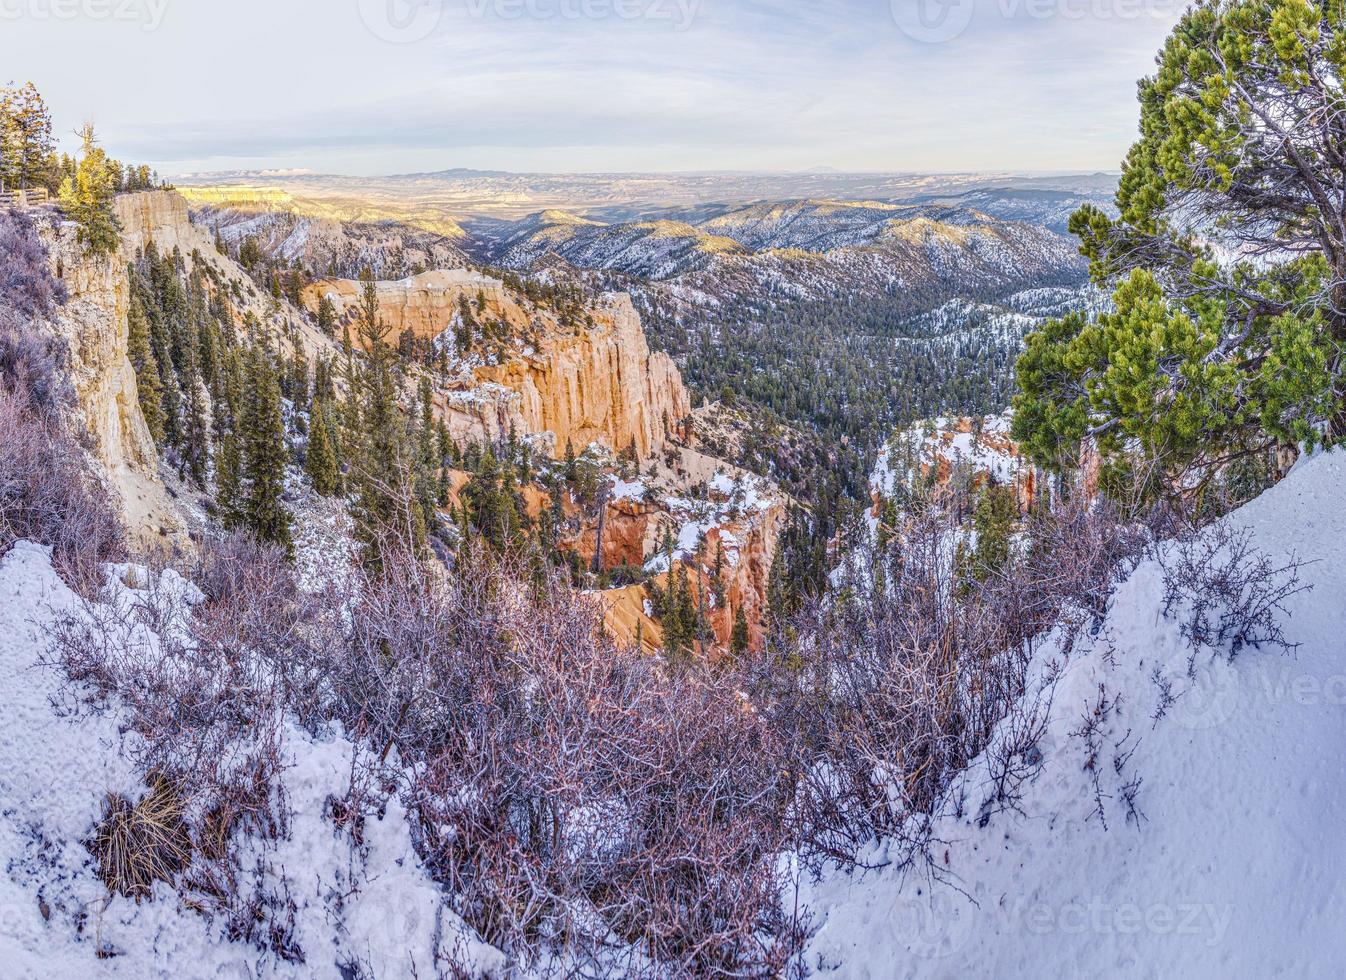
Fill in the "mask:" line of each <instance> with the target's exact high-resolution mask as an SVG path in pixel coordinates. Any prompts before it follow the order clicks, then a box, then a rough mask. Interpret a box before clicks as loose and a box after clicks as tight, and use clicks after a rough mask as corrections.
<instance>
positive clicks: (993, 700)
mask: <svg viewBox="0 0 1346 980" xmlns="http://www.w3.org/2000/svg"><path fill="white" fill-rule="evenodd" d="M952 513H953V508H941V507H933V506H932V507H927V508H925V509H923V510H921V511H920V512H919V513H916V514H914V515H911V516H910V517H908V519H907V520H906V521H905V523H904V524H903V526H902V527H900V528H898V529H897V533H896V534H895V535H894V544H893V545H892V546H891V547H890V548H889V549H888V550H886V551H884V552H883V553H879V554H869V555H865V556H863V557H862V558H861V559H860V563H859V565H858V567H856V568H854V569H853V570H852V573H851V574H850V575H849V577H848V586H847V588H846V589H844V590H843V591H842V592H841V593H840V594H839V595H838V596H836V597H835V598H834V599H830V600H827V601H824V602H820V603H816V604H815V605H814V606H813V607H812V608H810V609H809V610H807V611H806V613H805V614H804V615H803V616H801V617H800V618H799V619H798V620H796V621H795V622H794V623H792V624H790V626H789V628H788V629H787V630H785V631H784V632H782V634H781V635H780V636H778V637H776V638H775V640H773V642H772V644H771V648H770V649H769V650H768V651H767V653H766V656H765V658H764V660H763V662H761V663H760V664H759V665H758V667H757V669H756V670H755V671H754V678H755V682H754V684H753V687H752V690H753V692H754V701H755V702H756V703H758V704H759V705H760V706H761V707H762V708H763V710H764V711H766V712H767V713H768V715H769V716H770V719H771V721H772V724H773V725H774V726H775V727H776V728H777V730H778V731H779V732H780V733H781V736H780V737H781V738H782V739H783V740H784V741H785V742H786V743H787V744H788V745H789V746H790V748H789V751H788V752H787V757H789V758H792V759H795V760H797V761H796V764H795V765H794V767H793V768H792V772H793V774H794V778H795V780H796V784H797V785H796V794H795V802H794V806H793V807H791V809H790V811H789V813H790V817H791V827H792V833H793V835H794V836H795V837H796V838H797V839H798V841H799V842H800V846H801V848H802V849H803V851H804V852H805V855H806V857H807V858H808V860H809V862H810V864H811V865H812V866H813V867H814V868H815V869H816V868H817V867H818V866H819V864H820V863H821V862H822V861H834V862H838V863H840V864H841V865H843V866H847V865H855V864H857V863H860V862H861V860H862V859H861V856H860V855H861V854H862V853H863V851H864V849H865V848H866V847H867V846H868V845H869V844H871V843H873V842H874V841H876V840H878V839H883V840H885V841H886V842H887V844H888V847H887V854H888V860H889V861H890V862H891V863H894V864H897V865H903V866H905V865H915V866H917V867H920V868H922V869H924V870H925V871H926V872H928V873H930V874H933V875H939V874H940V869H939V868H938V867H937V866H936V865H935V863H934V861H933V858H932V854H933V852H934V849H935V848H934V845H935V844H936V843H937V841H936V839H935V837H934V830H933V827H934V822H935V818H936V817H937V816H939V815H940V814H941V813H942V812H944V808H945V807H948V806H954V807H958V808H961V807H962V805H963V801H961V800H959V799H956V798H953V797H950V795H949V794H948V792H947V791H948V790H949V788H950V787H951V785H952V783H953V781H954V778H955V777H956V776H957V775H958V774H959V773H960V772H962V771H964V769H965V768H966V767H967V765H968V764H969V763H970V762H971V761H972V760H973V759H974V758H975V757H977V756H978V755H980V754H982V753H985V756H986V763H987V773H988V775H989V777H990V780H989V789H988V795H987V796H986V798H985V799H983V800H981V801H976V802H977V806H978V807H979V811H980V819H981V821H982V822H983V824H984V823H985V821H986V820H987V819H989V817H990V815H991V814H992V813H994V812H996V811H998V810H1002V809H1013V808H1017V806H1018V797H1019V786H1020V785H1021V784H1022V782H1023V780H1024V779H1026V778H1027V777H1028V776H1030V775H1031V774H1032V773H1033V772H1035V771H1036V770H1037V768H1038V767H1039V766H1040V765H1041V753H1040V752H1039V751H1038V750H1037V743H1038V741H1039V739H1040V738H1041V736H1042V734H1043V732H1044V731H1045V728H1046V724H1047V719H1048V717H1049V711H1050V706H1051V694H1052V685H1053V683H1054V681H1053V678H1054V676H1055V675H1054V672H1053V671H1052V670H1051V669H1049V670H1048V671H1047V672H1046V675H1045V678H1044V679H1043V681H1042V682H1041V683H1040V684H1037V685H1035V686H1034V687H1032V688H1031V689H1030V687H1029V685H1028V682H1027V671H1028V665H1029V662H1030V660H1031V657H1032V653H1033V651H1034V649H1035V646H1036V645H1037V644H1038V643H1039V642H1040V641H1041V639H1042V638H1043V637H1044V636H1046V635H1047V634H1048V633H1049V632H1051V631H1053V630H1055V634H1054V635H1055V637H1056V639H1057V641H1058V642H1059V644H1060V645H1061V647H1062V649H1063V651H1064V652H1068V651H1069V649H1070V648H1071V646H1072V645H1073V644H1074V642H1075V641H1076V639H1077V638H1078V637H1079V635H1080V633H1081V632H1082V631H1084V630H1086V629H1090V630H1096V628H1097V625H1098V624H1099V623H1101V621H1102V618H1103V616H1104V615H1105V613H1106V611H1107V608H1108V603H1109V601H1110V596H1111V594H1112V591H1113V588H1114V586H1115V583H1116V581H1117V580H1118V577H1119V576H1120V575H1121V574H1123V573H1124V572H1125V570H1126V569H1127V568H1128V567H1130V565H1131V564H1132V563H1133V562H1134V561H1135V559H1136V557H1137V556H1138V555H1139V554H1140V553H1141V552H1142V550H1143V546H1144V543H1145V540H1146V536H1145V533H1144V532H1143V531H1132V530H1129V529H1128V528H1126V527H1123V526H1122V525H1121V524H1120V523H1119V522H1118V521H1117V519H1116V517H1115V515H1114V514H1113V512H1112V511H1111V510H1109V509H1108V508H1106V507H1095V508H1085V507H1082V506H1067V507H1065V508H1063V509H1062V510H1061V511H1060V512H1058V513H1056V514H1044V515H1040V516H1037V517H1034V518H1033V519H1032V520H1030V521H1029V523H1028V525H1027V528H1026V534H1025V538H1026V541H1025V542H1024V543H1023V546H1022V547H1020V548H1017V549H1016V552H1015V554H1014V556H1013V557H1012V559H1011V560H1010V561H1009V562H1008V564H1007V565H1006V567H1005V568H1003V569H1000V570H997V571H995V572H993V573H992V574H990V575H987V576H986V577H985V578H984V580H982V581H978V580H976V579H973V578H970V577H968V576H967V575H966V574H965V573H964V572H963V571H962V570H960V567H959V562H958V561H957V557H956V556H957V551H958V549H957V544H958V541H959V540H960V535H961V533H962V532H961V531H960V529H959V528H958V525H957V523H956V521H955V520H954V519H953V518H952V517H951V516H950V515H951V514H952ZM955 796H956V794H955Z"/></svg>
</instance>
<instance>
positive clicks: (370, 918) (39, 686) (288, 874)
mask: <svg viewBox="0 0 1346 980" xmlns="http://www.w3.org/2000/svg"><path fill="white" fill-rule="evenodd" d="M123 572H124V570H114V573H113V575H112V576H110V588H111V589H112V591H113V594H114V595H116V596H117V601H118V602H119V603H123V604H125V607H127V608H129V606H130V604H132V603H134V601H135V596H134V593H135V590H134V589H130V588H127V587H126V586H125V585H124V584H122V579H123V574H122V573H123ZM143 575H144V572H143V571H136V572H134V573H133V576H132V577H134V576H143ZM165 575H166V576H169V577H171V581H170V583H169V585H171V586H174V587H177V588H181V589H184V590H187V591H188V592H190V591H192V586H190V585H189V584H187V583H185V582H183V580H181V579H180V578H177V577H176V576H175V575H174V574H173V573H172V572H168V573H165ZM140 581H142V582H143V581H144V579H143V578H141V579H140ZM70 613H73V614H75V615H80V614H81V604H80V601H79V600H78V599H77V597H76V596H75V595H74V594H73V593H72V592H71V591H70V590H69V588H67V587H66V586H65V584H64V583H62V582H61V580H60V579H59V578H58V577H57V575H56V573H55V572H54V571H53V570H52V567H51V561H50V557H49V553H48V550H47V549H45V548H41V547H39V546H37V545H34V544H31V543H29V542H26V541H20V542H18V543H17V544H15V545H14V547H13V548H11V549H10V550H9V551H8V552H7V553H6V554H5V555H4V556H3V557H2V558H0V677H3V678H4V686H3V694H0V697H2V698H3V707H0V977H4V978H5V980H38V978H46V977H89V978H95V977H135V978H137V980H141V978H152V977H175V978H176V977H228V978H235V977H237V978H244V977H248V978H251V977H273V976H277V977H296V978H298V977H331V978H338V977H340V978H343V980H350V978H351V977H380V978H382V977H396V976H412V975H416V976H421V977H432V976H436V975H438V973H437V971H436V966H437V965H438V966H440V967H442V965H443V964H442V963H441V962H439V961H440V960H441V958H442V957H443V956H444V955H445V954H448V953H451V952H454V951H455V947H456V952H457V955H459V956H462V957H463V958H464V960H465V962H467V963H469V964H471V965H473V967H474V968H475V969H476V970H477V971H478V972H479V973H481V974H482V975H495V974H496V972H497V971H499V970H501V969H502V966H501V963H502V958H501V957H499V956H498V954H495V953H494V951H492V950H490V949H489V948H488V947H485V946H483V945H481V944H480V943H477V942H474V941H473V940H472V939H471V937H470V936H469V935H468V934H467V932H466V931H465V930H464V928H463V927H462V924H461V920H459V919H457V917H456V916H454V915H453V913H451V912H449V911H448V910H447V908H445V907H444V904H443V893H442V892H441V890H440V889H439V888H438V886H436V885H435V883H434V882H433V881H432V880H431V879H430V877H429V876H428V875H427V874H426V872H425V870H424V868H423V866H422V865H421V862H420V859H419V858H418V857H417V855H416V852H415V850H414V849H413V847H412V842H411V836H410V833H409V830H408V824H407V821H406V818H405V816H404V812H403V810H402V807H401V805H400V804H399V803H398V801H397V800H396V799H392V800H389V802H388V807H387V811H386V813H385V815H384V817H383V819H382V820H370V821H368V822H367V824H366V826H365V830H364V844H363V846H360V847H357V846H355V845H353V844H352V843H351V839H350V837H349V835H347V834H344V833H339V832H338V831H337V830H336V828H335V827H334V826H333V824H332V823H331V822H330V821H329V820H328V819H327V818H326V817H325V816H324V812H325V809H326V806H325V803H326V800H327V798H328V795H329V794H333V793H335V794H338V795H339V794H341V793H343V792H344V789H345V787H346V786H347V785H348V784H349V780H350V774H351V752H352V747H351V743H350V742H349V741H348V740H346V739H345V738H343V737H341V735H340V733H339V732H333V733H330V734H329V735H328V736H327V737H325V738H321V739H313V738H311V737H310V736H308V735H307V734H306V733H304V732H302V731H300V730H299V729H297V728H294V727H292V726H287V728H286V730H285V732H284V743H283V748H282V751H283V753H284V756H285V758H286V760H287V768H286V772H285V775H284V783H285V797H286V799H287V801H288V810H289V833H288V835H286V836H283V837H282V839H280V840H278V841H275V842H273V843H266V844H263V843H260V842H249V843H248V844H247V845H246V846H247V848H248V850H247V851H246V854H245V857H246V859H247V860H246V861H245V866H246V867H250V866H252V863H253V861H254V860H255V861H257V862H262V863H263V864H265V866H266V867H267V870H266V873H265V877H264V883H265V887H266V888H268V889H270V890H272V892H273V894H275V895H278V896H283V895H284V894H285V893H286V891H288V895H289V898H290V899H291V900H293V902H294V904H295V918H294V923H293V927H292V933H291V938H292V939H293V940H294V943H295V944H296V946H297V948H298V949H300V950H302V953H301V954H300V955H302V959H301V960H298V961H294V962H283V961H281V960H278V959H277V958H276V957H275V955H274V954H272V953H267V952H262V951H261V950H259V949H257V948H256V947H254V946H253V945H251V944H249V943H247V942H229V941H228V940H227V939H226V938H225V937H224V936H223V935H222V933H223V932H224V930H225V928H226V927H225V924H224V923H223V922H222V921H221V920H220V918H219V917H217V919H216V921H215V922H214V923H211V922H210V921H208V920H207V919H206V918H203V917H202V916H201V915H198V914H196V913H195V912H191V911H188V910H186V909H184V908H183V907H182V906H181V905H180V904H179V903H178V901H177V897H176V895H175V894H174V892H173V890H172V889H171V888H169V887H168V886H166V885H164V884H162V883H161V884H159V885H157V886H156V889H155V893H154V901H147V902H144V903H141V904H136V903H134V902H132V901H131V900H130V899H127V898H120V897H115V898H109V895H108V891H107V889H106V888H105V887H104V886H103V883H102V882H101V880H100V879H99V878H98V876H97V874H96V869H95V867H94V863H93V859H92V857H91V855H90V853H89V851H88V850H87V849H86V848H85V846H84V845H83V843H81V842H82V841H83V840H85V839H87V838H88V836H89V834H90V832H91V831H92V829H93V827H94V824H95V822H96V821H97V820H98V819H99V816H100V813H101V806H102V801H103V798H104V795H105V794H106V793H109V792H117V793H123V794H126V795H128V796H130V797H131V798H132V799H136V798H139V796H140V795H141V794H142V793H143V792H144V788H143V786H142V785H140V782H139V780H138V778H137V776H136V773H135V771H134V769H133V767H132V764H131V762H130V758H129V750H130V749H133V748H134V740H135V735H134V734H132V733H129V732H125V731H123V730H122V729H123V727H124V726H123V724H122V721H123V719H122V718H121V716H120V714H119V712H118V711H117V710H116V709H115V708H114V709H112V710H109V711H106V712H101V713H93V712H91V711H90V710H89V709H87V708H79V707H78V704H77V703H76V702H75V701H74V699H72V698H70V697H69V696H68V694H69V692H65V691H63V687H62V684H61V677H60V674H59V669H58V668H55V667H52V666H45V665H43V664H42V663H40V661H41V660H42V658H43V656H44V654H46V653H47V651H48V644H49V642H50V639H51V635H52V630H53V625H54V624H55V623H56V622H57V621H58V620H59V619H60V617H61V616H62V615H65V614H70ZM139 635H141V636H144V635H145V634H143V633H142V634H139ZM75 709H78V710H75ZM283 918H284V915H283V913H282V919H283Z"/></svg>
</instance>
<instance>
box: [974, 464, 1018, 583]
mask: <svg viewBox="0 0 1346 980" xmlns="http://www.w3.org/2000/svg"><path fill="white" fill-rule="evenodd" d="M1018 516H1019V512H1018V504H1017V502H1016V501H1015V499H1014V491H1013V489H1011V488H1010V487H1008V486H1005V485H1004V484H996V483H993V484H991V485H990V486H988V487H987V488H986V489H985V490H984V491H982V495H981V500H980V501H978V503H977V510H976V513H975V514H974V515H973V526H974V528H975V529H976V531H977V545H976V548H975V549H974V551H973V554H972V564H973V572H972V574H973V576H974V577H975V578H976V579H977V580H978V581H982V582H984V581H986V580H987V579H989V578H991V577H992V576H994V575H999V574H1001V573H1002V572H1004V571H1005V569H1006V567H1007V566H1008V565H1009V562H1010V538H1011V536H1012V534H1013V532H1014V524H1015V521H1016V520H1017V519H1018Z"/></svg>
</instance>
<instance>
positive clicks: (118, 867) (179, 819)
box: [88, 775, 192, 902]
mask: <svg viewBox="0 0 1346 980" xmlns="http://www.w3.org/2000/svg"><path fill="white" fill-rule="evenodd" d="M148 786H149V788H148V790H147V792H146V793H145V795H144V796H142V797H141V798H140V800H139V801H137V802H135V803H132V802H131V801H130V799H128V798H127V797H125V796H123V795H121V794H120V793H109V794H108V796H107V799H106V800H105V801H104V803H103V816H102V819H101V820H99V822H98V825H97V826H96V827H95V828H94V834H93V837H92V838H90V840H89V841H88V848H89V851H90V852H91V853H92V854H93V856H94V858H95V859H96V860H97V861H98V876H99V877H100V878H102V879H103V883H104V884H105V885H107V888H108V891H109V892H112V893H113V894H115V895H124V896H126V897H127V898H134V899H135V900H136V901H137V902H139V901H140V900H141V899H143V898H148V897H149V896H150V894H151V891H152V889H153V887H154V883H155V882H156V881H164V882H168V883H169V884H172V883H173V881H174V879H175V877H176V876H177V874H178V873H179V872H180V871H182V869H183V868H185V867H186V866H187V863H188V861H189V860H190V859H191V850H192V842H191V837H190V835H189V833H188V831H187V823H186V821H185V820H184V819H183V813H184V811H183V798H182V795H181V794H180V793H179V792H178V790H177V787H176V786H174V784H173V782H172V780H170V779H168V778H167V777H165V776H162V775H156V776H153V777H151V779H150V780H149V783H148Z"/></svg>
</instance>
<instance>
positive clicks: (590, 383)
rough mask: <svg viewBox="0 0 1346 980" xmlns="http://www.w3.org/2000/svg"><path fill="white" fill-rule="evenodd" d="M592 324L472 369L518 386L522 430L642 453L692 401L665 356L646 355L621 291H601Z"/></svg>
mask: <svg viewBox="0 0 1346 980" xmlns="http://www.w3.org/2000/svg"><path fill="white" fill-rule="evenodd" d="M594 321H595V322H594V325H593V326H592V327H587V328H586V329H584V330H581V331H580V332H578V333H571V334H559V335H551V336H546V337H544V338H543V339H542V343H541V346H540V347H539V349H538V350H537V352H536V353H534V354H529V355H525V356H523V357H518V358H513V359H511V360H509V361H507V362H505V363H504V364H501V365H498V366H494V367H483V368H478V369H477V374H478V376H479V377H481V378H484V379H486V380H489V381H494V382H496V383H497V384H500V385H503V386H504V387H506V388H509V389H511V390H512V391H517V392H518V393H519V395H520V398H521V401H520V406H519V410H520V413H521V414H522V415H523V418H524V420H525V422H526V424H527V425H528V428H529V431H535V432H536V431H548V432H553V433H555V434H556V444H557V445H558V446H564V445H565V442H566V440H571V441H572V442H573V443H574V444H575V445H576V446H583V445H587V444H588V443H590V442H600V443H603V444H604V445H606V446H608V447H610V448H612V449H616V450H621V449H625V448H626V447H627V446H629V445H632V444H634V445H635V447H636V452H637V454H638V455H639V456H640V457H641V458H642V459H644V458H647V457H648V456H650V455H651V454H653V453H655V452H658V451H659V450H660V449H662V448H663V445H664V440H665V438H666V436H667V434H668V432H669V431H670V429H671V427H672V426H673V425H674V424H675V423H677V421H678V420H679V419H681V418H683V417H684V416H685V415H687V414H688V413H690V412H691V410H692V404H691V398H690V397H689V396H688V394H687V389H686V388H684V387H683V384H682V375H681V374H680V373H679V372H678V369H677V367H676V365H674V363H673V361H672V359H671V358H669V357H668V355H667V354H663V353H651V351H650V349H649V346H648V345H647V344H646V342H645V333H644V330H642V328H641V325H640V317H639V316H638V315H637V314H636V311H635V309H634V308H633V307H632V306H631V300H630V297H628V296H627V295H626V294H625V293H612V294H607V295H605V296H604V298H603V304H602V305H601V306H600V307H599V308H598V309H597V310H596V311H594Z"/></svg>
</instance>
